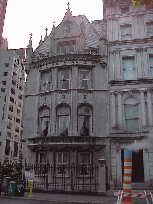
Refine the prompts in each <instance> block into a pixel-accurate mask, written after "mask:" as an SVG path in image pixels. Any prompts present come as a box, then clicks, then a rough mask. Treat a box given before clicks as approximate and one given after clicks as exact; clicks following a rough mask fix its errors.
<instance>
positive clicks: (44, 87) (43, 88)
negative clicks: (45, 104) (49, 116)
mask: <svg viewBox="0 0 153 204" xmlns="http://www.w3.org/2000/svg"><path fill="white" fill-rule="evenodd" d="M48 74H49V76H48ZM46 76H47V80H46ZM45 80H46V81H45ZM51 90H52V71H47V72H42V73H41V77H40V92H49V91H51Z"/></svg>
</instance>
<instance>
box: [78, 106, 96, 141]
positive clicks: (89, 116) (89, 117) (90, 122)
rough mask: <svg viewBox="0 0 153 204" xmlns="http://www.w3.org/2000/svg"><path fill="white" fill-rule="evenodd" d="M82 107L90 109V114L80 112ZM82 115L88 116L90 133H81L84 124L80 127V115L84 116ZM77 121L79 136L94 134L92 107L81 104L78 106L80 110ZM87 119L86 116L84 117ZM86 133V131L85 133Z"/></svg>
mask: <svg viewBox="0 0 153 204" xmlns="http://www.w3.org/2000/svg"><path fill="white" fill-rule="evenodd" d="M82 108H87V109H88V110H89V112H90V113H89V114H83V113H79V111H80V110H81V109H82ZM82 116H84V117H88V120H89V121H88V123H89V130H88V131H89V133H88V135H81V133H80V131H81V129H82V128H83V126H82V128H80V121H81V119H80V117H82ZM77 119H78V120H77V121H78V124H77V130H78V131H77V132H78V135H79V136H82V137H84V136H91V135H92V122H93V121H92V110H91V108H90V107H88V106H81V107H79V108H78V110H77ZM84 119H85V118H84ZM83 123H84V121H83ZM83 134H84V133H83Z"/></svg>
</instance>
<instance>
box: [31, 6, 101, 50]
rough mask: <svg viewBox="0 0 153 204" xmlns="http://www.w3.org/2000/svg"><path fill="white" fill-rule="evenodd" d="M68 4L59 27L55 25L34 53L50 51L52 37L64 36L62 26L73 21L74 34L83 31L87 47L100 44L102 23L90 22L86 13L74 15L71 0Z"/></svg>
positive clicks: (59, 37)
mask: <svg viewBox="0 0 153 204" xmlns="http://www.w3.org/2000/svg"><path fill="white" fill-rule="evenodd" d="M67 5H68V9H67V11H66V13H65V16H64V18H63V20H62V22H61V23H60V24H59V25H58V26H57V27H55V26H54V28H53V29H52V31H51V33H50V35H49V36H46V37H45V39H44V41H42V42H41V44H40V45H39V46H38V47H37V48H36V50H35V51H34V53H33V54H38V53H42V54H45V53H47V52H50V50H51V41H52V39H53V40H54V39H55V40H56V39H62V38H63V37H62V35H63V34H62V32H60V27H62V26H63V24H64V23H66V22H72V24H73V27H74V28H75V32H74V33H72V36H80V35H81V32H83V35H84V43H85V48H89V47H93V48H97V47H98V46H99V38H100V37H101V35H100V33H101V32H102V29H103V27H102V23H99V22H98V21H97V23H96V22H94V23H90V22H89V20H88V19H87V17H86V16H85V15H79V16H72V12H71V11H70V7H69V6H70V4H69V2H68V4H67ZM58 31H59V32H58ZM73 34H74V35H73ZM72 36H71V37H72Z"/></svg>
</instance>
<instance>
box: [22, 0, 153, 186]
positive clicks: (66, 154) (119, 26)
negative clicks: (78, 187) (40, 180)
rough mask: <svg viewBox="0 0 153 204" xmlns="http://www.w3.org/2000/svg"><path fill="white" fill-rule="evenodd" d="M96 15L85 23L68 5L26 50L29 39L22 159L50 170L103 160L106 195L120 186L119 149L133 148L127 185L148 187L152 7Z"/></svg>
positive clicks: (118, 7)
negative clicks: (60, 17)
mask: <svg viewBox="0 0 153 204" xmlns="http://www.w3.org/2000/svg"><path fill="white" fill-rule="evenodd" d="M103 11H104V12H103V13H104V19H103V20H101V21H93V22H92V23H90V22H89V21H88V20H87V18H86V17H85V16H84V15H80V16H72V12H71V11H70V9H69V5H68V9H67V12H66V14H65V16H64V18H63V20H62V22H61V23H60V24H59V25H58V26H57V27H55V25H53V29H52V32H51V33H50V34H49V35H47V29H46V36H45V38H44V40H43V41H42V39H41V40H40V43H39V46H38V48H37V49H36V50H35V51H34V52H33V50H32V39H31V38H30V41H29V45H28V47H27V67H26V71H27V74H28V76H27V83H26V95H25V125H24V138H25V139H26V142H25V150H24V151H25V158H26V161H30V162H33V163H47V162H49V163H52V164H54V165H56V166H57V165H59V164H63V165H68V164H72V163H74V164H76V165H77V164H85V165H86V166H89V165H94V164H97V162H98V159H102V158H103V159H105V160H106V165H107V167H108V169H107V183H108V184H110V188H112V189H113V188H114V186H115V187H121V186H122V175H123V155H124V149H125V148H127V147H131V148H132V149H133V150H134V148H135V149H140V151H139V152H134V151H133V153H132V155H133V166H132V175H133V176H132V182H133V184H132V187H134V186H135V185H136V184H137V186H138V184H141V186H147V187H150V186H152V185H153V149H152V145H149V144H148V143H150V141H152V140H151V139H150V135H151V133H150V132H151V130H152V126H153V118H152V115H153V114H152V110H153V107H152V106H153V105H152V101H153V94H152V82H153V81H152V80H153V79H152V78H153V71H152V69H153V42H152V36H153V21H152V19H153V9H152V8H145V7H140V8H134V7H133V6H132V5H131V1H130V0H127V1H124V2H122V1H119V0H112V1H110V0H109V1H105V0H104V10H103ZM106 25H107V26H106ZM148 138H149V142H148ZM144 139H147V140H145V141H144ZM146 141H147V142H146ZM136 142H138V143H136ZM132 144H135V145H132ZM137 146H139V148H137Z"/></svg>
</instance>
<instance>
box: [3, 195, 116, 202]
mask: <svg viewBox="0 0 153 204" xmlns="http://www.w3.org/2000/svg"><path fill="white" fill-rule="evenodd" d="M28 195H29V192H25V193H24V197H14V199H21V200H22V199H24V200H39V201H50V202H52V203H58V204H59V203H60V204H67V203H68V204H79V203H81V204H87V203H90V204H92V203H93V204H114V202H116V201H117V198H115V197H103V196H90V195H71V194H53V193H50V194H49V193H36V192H34V193H33V197H28ZM0 198H12V197H10V196H0Z"/></svg>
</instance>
